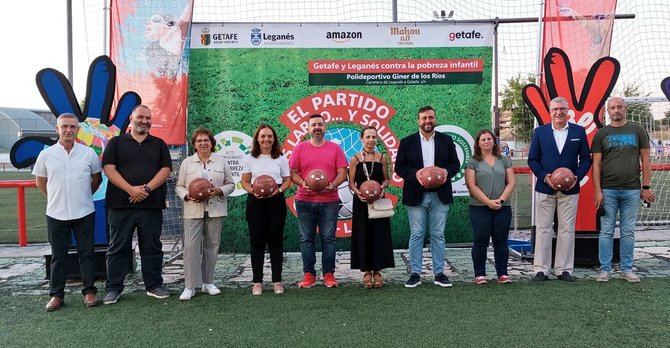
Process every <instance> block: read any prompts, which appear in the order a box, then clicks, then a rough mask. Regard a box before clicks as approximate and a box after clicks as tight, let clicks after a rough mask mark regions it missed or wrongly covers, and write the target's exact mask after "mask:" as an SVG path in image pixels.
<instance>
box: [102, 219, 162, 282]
mask: <svg viewBox="0 0 670 348" xmlns="http://www.w3.org/2000/svg"><path fill="white" fill-rule="evenodd" d="M107 220H108V222H109V234H110V242H109V249H107V256H106V259H107V284H106V285H107V291H110V290H114V291H118V292H122V291H123V287H124V286H123V280H124V279H125V278H126V275H127V274H128V272H129V271H130V267H131V265H132V252H133V250H132V243H133V232H134V231H135V229H137V242H138V244H139V247H140V259H141V260H142V279H143V280H144V287H145V288H146V289H147V290H153V289H154V288H155V287H157V286H160V285H162V284H163V276H162V275H161V271H162V267H163V249H162V248H163V244H162V243H161V239H160V238H161V231H162V228H163V211H162V210H161V209H133V208H129V209H109V216H108V218H107Z"/></svg>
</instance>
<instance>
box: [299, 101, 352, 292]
mask: <svg viewBox="0 0 670 348" xmlns="http://www.w3.org/2000/svg"><path fill="white" fill-rule="evenodd" d="M307 131H308V132H309V135H310V139H309V141H304V142H301V143H300V144H298V146H296V147H295V149H294V150H293V153H292V154H291V158H290V161H289V167H290V168H291V180H292V181H293V182H294V183H295V184H296V185H297V186H298V193H297V194H296V201H295V208H296V212H297V214H298V222H299V224H300V252H301V254H302V268H303V272H305V276H304V279H303V280H302V281H300V282H299V283H298V287H299V288H311V287H313V286H314V285H316V269H315V268H314V264H315V263H316V252H315V250H314V240H315V237H316V228H317V227H318V228H319V236H320V238H321V249H322V250H321V251H322V253H321V254H322V257H321V266H322V267H323V270H322V271H323V284H324V285H325V286H326V287H329V288H332V287H337V285H338V284H337V280H336V279H335V275H334V272H335V250H336V247H337V246H336V243H335V230H336V229H337V212H338V210H339V196H338V195H337V187H338V186H339V185H340V184H341V183H343V182H344V180H346V177H347V174H346V170H347V158H346V157H345V156H344V152H343V151H342V149H340V147H339V146H338V145H337V144H335V143H333V142H330V141H327V140H326V139H324V133H325V132H326V122H325V120H324V118H323V116H321V115H319V114H316V115H312V116H310V117H309V121H308V127H307ZM314 169H320V170H322V171H324V173H325V174H326V177H327V178H328V180H329V181H330V182H329V183H328V186H327V187H326V188H325V190H323V191H321V192H315V191H312V190H310V189H309V187H307V184H306V183H305V179H304V178H306V177H307V175H308V174H309V173H310V172H311V171H312V170H314Z"/></svg>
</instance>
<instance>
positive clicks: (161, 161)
mask: <svg viewBox="0 0 670 348" xmlns="http://www.w3.org/2000/svg"><path fill="white" fill-rule="evenodd" d="M130 124H131V131H130V133H126V134H121V135H119V136H116V137H114V138H112V139H111V140H110V141H109V143H108V144H107V147H106V148H105V152H104V153H103V157H102V165H103V168H104V171H105V175H107V177H108V178H109V181H110V185H107V196H106V199H107V208H109V215H108V222H109V232H110V239H111V240H110V243H109V249H108V250H107V284H106V285H107V294H106V295H105V298H104V300H103V302H104V303H105V304H111V303H116V301H117V300H118V299H119V297H120V296H121V292H123V280H124V279H125V277H126V274H127V273H128V271H129V270H130V267H131V265H132V241H133V232H134V231H135V229H137V239H138V244H139V248H140V257H141V260H142V278H143V280H144V286H145V288H146V290H147V295H148V296H152V297H156V298H167V297H169V296H170V293H168V291H167V290H165V288H164V287H163V277H162V276H161V266H162V264H163V251H162V244H161V241H160V236H161V229H162V225H163V211H162V209H165V198H166V191H167V188H166V185H165V180H166V179H167V177H168V175H169V174H170V171H171V170H172V162H171V159H170V152H169V151H168V147H167V145H166V144H165V142H164V141H163V140H162V139H160V138H157V137H154V136H153V135H151V134H149V129H150V128H151V110H149V108H148V107H147V106H144V105H138V106H136V107H135V108H134V109H133V112H132V113H131V115H130Z"/></svg>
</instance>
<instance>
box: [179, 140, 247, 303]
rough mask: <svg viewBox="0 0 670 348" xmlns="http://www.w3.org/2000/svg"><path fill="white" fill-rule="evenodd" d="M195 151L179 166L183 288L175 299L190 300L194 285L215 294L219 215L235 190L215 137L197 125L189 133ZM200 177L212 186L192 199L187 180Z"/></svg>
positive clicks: (221, 220)
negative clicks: (181, 207)
mask: <svg viewBox="0 0 670 348" xmlns="http://www.w3.org/2000/svg"><path fill="white" fill-rule="evenodd" d="M191 146H192V147H193V148H194V149H195V151H196V152H195V153H194V154H193V155H192V156H190V157H187V158H186V159H184V161H183V162H182V163H181V166H180V167H179V178H178V179H177V185H176V192H177V195H178V196H179V197H181V198H182V199H183V200H184V291H183V292H182V294H181V296H179V299H180V300H182V301H187V300H190V299H191V297H193V295H195V288H196V287H197V286H200V285H202V292H205V293H208V294H210V295H218V294H220V293H221V291H220V290H219V289H218V288H217V287H216V285H214V282H213V277H214V266H215V265H216V258H217V256H218V255H219V243H220V242H221V227H222V226H223V218H224V217H225V216H226V215H228V200H227V197H228V195H229V194H230V193H232V192H233V191H234V190H235V183H234V182H233V176H232V174H231V172H230V168H228V164H227V162H226V160H225V159H224V158H223V157H221V156H219V155H217V154H215V153H213V149H214V148H215V146H216V140H215V139H214V135H213V134H212V132H211V131H209V130H208V129H206V128H198V129H196V130H195V132H193V135H192V136H191ZM198 178H204V179H207V180H209V181H210V182H211V183H212V184H213V186H214V188H213V189H211V190H210V191H209V196H208V197H206V198H204V199H201V200H196V199H194V198H193V197H190V196H189V194H188V186H189V185H190V184H191V181H193V180H195V179H198Z"/></svg>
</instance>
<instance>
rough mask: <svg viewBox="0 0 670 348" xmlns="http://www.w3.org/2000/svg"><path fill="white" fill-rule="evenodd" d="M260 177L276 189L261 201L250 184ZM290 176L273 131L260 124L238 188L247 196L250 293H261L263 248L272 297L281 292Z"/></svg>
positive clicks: (286, 162) (282, 291) (282, 288)
mask: <svg viewBox="0 0 670 348" xmlns="http://www.w3.org/2000/svg"><path fill="white" fill-rule="evenodd" d="M261 175H269V176H271V177H272V178H274V179H275V182H276V183H277V186H278V187H279V189H278V190H276V191H274V193H273V194H272V196H270V197H266V198H262V197H260V196H257V195H255V194H254V191H253V187H252V184H253V182H254V180H255V179H256V178H257V177H259V176H261ZM290 177H291V174H290V171H289V167H288V161H287V160H286V157H284V155H282V151H281V147H280V146H279V139H277V133H276V132H275V130H274V129H273V128H272V127H271V126H269V125H267V124H261V125H260V126H258V128H257V129H256V132H255V133H254V139H253V145H252V147H251V154H250V155H248V156H247V158H246V160H245V162H244V169H243V171H242V187H243V188H244V189H245V190H246V191H247V192H248V193H249V194H248V195H247V211H246V216H247V224H248V225H249V238H250V242H251V270H252V273H253V283H254V284H253V287H252V289H251V292H252V294H254V295H260V294H262V293H263V261H264V259H265V247H266V246H267V248H268V250H269V251H270V264H271V268H272V283H273V288H274V292H275V294H281V293H284V287H283V286H282V283H281V281H282V279H281V272H282V262H283V259H284V222H285V221H286V200H285V198H284V192H285V191H286V190H287V189H288V188H289V187H290V186H291V180H290Z"/></svg>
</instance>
